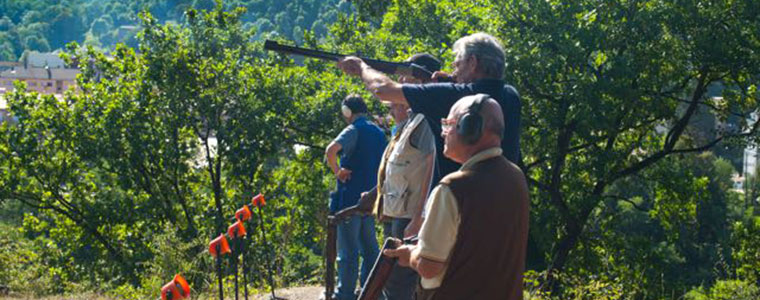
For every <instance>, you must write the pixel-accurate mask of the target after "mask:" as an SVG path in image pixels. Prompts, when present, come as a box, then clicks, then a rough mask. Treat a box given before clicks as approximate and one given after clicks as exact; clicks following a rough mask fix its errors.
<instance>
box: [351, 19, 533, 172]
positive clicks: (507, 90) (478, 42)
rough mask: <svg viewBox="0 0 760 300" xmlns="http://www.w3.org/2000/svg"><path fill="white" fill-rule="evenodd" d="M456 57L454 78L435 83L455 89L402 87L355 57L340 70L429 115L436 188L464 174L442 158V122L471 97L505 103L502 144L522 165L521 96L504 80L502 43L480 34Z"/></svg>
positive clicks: (462, 42) (461, 44)
mask: <svg viewBox="0 0 760 300" xmlns="http://www.w3.org/2000/svg"><path fill="white" fill-rule="evenodd" d="M452 51H453V52H454V54H456V58H455V60H454V62H453V64H452V66H453V68H454V71H453V73H451V75H449V74H445V73H443V72H436V73H434V74H433V77H434V78H436V79H441V78H446V79H449V80H452V79H453V80H454V81H455V83H452V82H438V83H429V84H402V83H398V82H395V81H393V80H391V79H390V78H389V77H388V76H387V75H385V74H383V73H381V72H379V71H377V70H375V69H373V68H372V67H370V66H369V65H367V64H366V63H364V62H363V61H362V60H361V59H360V58H358V57H353V56H350V57H346V58H344V59H342V60H341V61H340V62H338V67H340V68H341V70H343V72H345V73H346V74H349V75H354V76H359V77H361V79H362V81H363V82H364V84H365V85H366V86H367V89H369V90H370V91H371V92H372V93H374V94H375V95H376V96H377V97H378V98H380V99H382V100H383V101H390V102H399V103H408V105H409V106H410V107H411V108H412V111H414V112H415V113H421V114H424V115H425V117H426V120H427V122H428V123H429V124H430V128H431V129H432V130H433V135H434V136H436V147H437V155H436V164H437V169H438V172H436V174H434V182H438V180H439V179H440V178H442V177H443V176H445V175H446V174H449V173H451V172H454V171H456V170H457V169H458V168H459V164H457V163H456V162H454V161H452V160H450V159H448V158H446V157H444V155H443V153H442V151H443V139H441V138H439V136H440V133H441V131H440V128H441V123H440V119H442V118H445V117H446V115H447V114H448V113H449V109H450V108H451V106H452V105H454V103H455V102H456V101H457V100H459V99H460V98H462V97H464V96H467V95H474V94H477V93H484V94H487V95H489V96H491V97H492V98H493V99H494V100H496V102H498V103H499V105H500V106H501V109H502V113H503V114H504V120H505V122H506V125H507V126H506V131H505V132H504V139H503V141H502V143H501V148H502V151H503V155H504V157H506V158H507V159H509V160H510V161H512V162H513V163H516V164H518V165H519V164H521V160H522V158H521V154H520V134H519V133H520V96H519V94H518V93H517V90H515V88H514V87H512V86H510V85H507V84H505V83H504V80H503V79H502V78H503V77H504V68H505V54H504V49H503V47H502V45H501V42H500V41H499V40H498V39H496V38H495V37H493V36H491V35H489V34H485V33H475V34H472V35H468V36H465V37H462V38H460V39H459V40H457V41H456V42H455V43H454V46H453V47H452Z"/></svg>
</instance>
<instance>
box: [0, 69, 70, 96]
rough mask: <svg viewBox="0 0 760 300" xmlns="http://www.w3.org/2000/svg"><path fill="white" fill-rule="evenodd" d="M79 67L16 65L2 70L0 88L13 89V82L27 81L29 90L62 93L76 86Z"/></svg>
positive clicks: (8, 90) (7, 90)
mask: <svg viewBox="0 0 760 300" xmlns="http://www.w3.org/2000/svg"><path fill="white" fill-rule="evenodd" d="M77 74H79V69H66V68H57V69H56V68H49V67H44V68H38V67H30V68H24V67H15V68H12V69H10V70H5V71H2V72H0V88H4V89H5V91H6V92H10V91H13V89H14V87H13V82H14V81H16V80H19V81H23V82H26V85H27V88H28V90H29V91H36V92H39V93H41V94H62V93H63V92H64V91H66V90H67V89H68V88H69V87H71V86H76V78H77Z"/></svg>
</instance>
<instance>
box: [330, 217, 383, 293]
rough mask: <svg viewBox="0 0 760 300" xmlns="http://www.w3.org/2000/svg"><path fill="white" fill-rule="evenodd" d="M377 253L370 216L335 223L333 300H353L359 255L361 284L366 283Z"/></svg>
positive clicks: (373, 225) (373, 219)
mask: <svg viewBox="0 0 760 300" xmlns="http://www.w3.org/2000/svg"><path fill="white" fill-rule="evenodd" d="M379 253H380V250H379V249H378V246H377V237H376V236H375V218H374V217H373V216H353V217H351V218H348V219H347V220H346V221H344V222H340V223H338V259H337V262H338V292H337V293H336V294H335V298H336V299H337V300H354V299H356V295H355V294H354V290H355V289H356V277H357V273H359V254H361V256H362V265H361V283H362V284H364V282H365V281H366V280H367V277H368V276H369V273H370V272H371V271H372V265H373V264H374V263H375V259H377V255H378V254H379Z"/></svg>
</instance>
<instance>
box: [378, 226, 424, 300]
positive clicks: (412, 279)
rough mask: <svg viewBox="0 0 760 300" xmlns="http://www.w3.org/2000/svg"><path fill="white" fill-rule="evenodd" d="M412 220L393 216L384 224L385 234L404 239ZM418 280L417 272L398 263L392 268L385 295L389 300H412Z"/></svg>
mask: <svg viewBox="0 0 760 300" xmlns="http://www.w3.org/2000/svg"><path fill="white" fill-rule="evenodd" d="M411 221H412V220H411V219H402V218H391V220H390V221H387V222H384V224H383V235H384V236H385V238H386V239H387V238H389V237H395V238H398V239H403V238H404V229H405V228H406V226H407V225H409V222H411ZM418 281H419V277H418V276H417V272H415V271H414V270H412V269H411V268H406V267H402V266H399V265H398V264H396V265H394V266H393V270H391V276H390V277H388V281H386V282H385V286H384V287H383V295H384V296H385V299H387V300H412V299H414V290H415V289H416V288H417V282H418Z"/></svg>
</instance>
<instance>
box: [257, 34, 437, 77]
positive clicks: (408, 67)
mask: <svg viewBox="0 0 760 300" xmlns="http://www.w3.org/2000/svg"><path fill="white" fill-rule="evenodd" d="M264 49H266V50H269V51H275V52H279V53H283V54H292V55H299V56H305V57H312V58H317V59H321V60H329V61H335V62H337V61H339V60H341V59H342V58H344V57H346V56H348V55H345V54H339V53H331V52H325V51H320V50H314V49H307V48H301V47H296V46H288V45H282V44H279V43H277V42H275V41H272V40H266V41H264ZM361 59H362V60H363V61H364V62H365V63H367V64H368V65H370V66H371V67H372V68H373V69H375V70H378V71H380V72H383V73H386V74H396V75H403V76H412V77H414V78H417V79H421V80H429V79H430V78H431V77H432V76H433V73H432V72H430V71H429V70H427V69H426V68H425V67H423V66H420V65H418V64H413V63H410V62H403V63H399V62H390V61H384V60H379V59H371V58H364V57H362V58H361Z"/></svg>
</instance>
